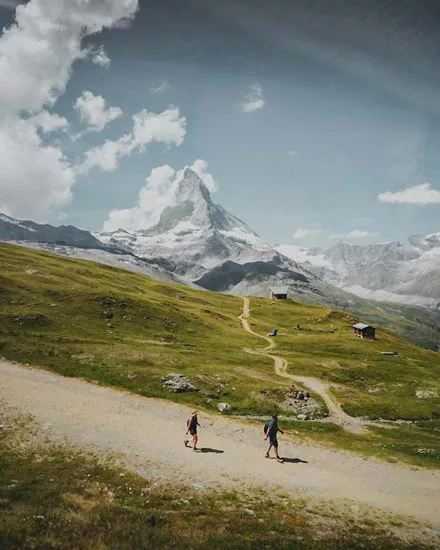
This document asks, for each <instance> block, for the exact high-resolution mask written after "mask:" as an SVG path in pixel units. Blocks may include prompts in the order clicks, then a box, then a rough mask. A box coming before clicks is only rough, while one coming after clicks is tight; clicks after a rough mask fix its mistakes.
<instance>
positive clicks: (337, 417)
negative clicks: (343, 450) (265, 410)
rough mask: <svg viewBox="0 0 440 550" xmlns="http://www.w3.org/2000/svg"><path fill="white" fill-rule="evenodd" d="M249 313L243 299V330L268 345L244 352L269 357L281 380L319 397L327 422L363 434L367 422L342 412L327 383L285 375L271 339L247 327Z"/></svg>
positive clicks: (316, 379)
mask: <svg viewBox="0 0 440 550" xmlns="http://www.w3.org/2000/svg"><path fill="white" fill-rule="evenodd" d="M250 311H251V310H250V300H249V298H247V297H243V313H242V314H241V315H240V319H241V323H242V325H243V328H244V330H245V331H246V332H249V333H250V334H253V335H254V336H258V337H259V338H262V339H263V340H266V342H267V343H268V345H267V346H266V347H265V348H262V349H261V350H251V349H246V352H247V353H251V354H253V355H263V356H264V357H270V359H272V360H273V362H274V367H275V373H276V374H277V375H278V376H282V377H283V378H288V379H289V380H295V381H296V382H299V383H300V384H302V385H304V386H305V387H306V388H308V389H310V390H312V391H313V392H315V393H317V394H318V395H319V396H321V397H322V399H323V400H324V402H325V404H326V405H327V408H328V410H329V413H330V416H329V417H328V421H330V422H333V423H334V424H337V425H338V426H342V427H343V428H344V429H346V430H347V431H349V432H353V433H363V432H365V428H364V426H365V425H368V424H369V422H368V421H365V420H361V419H359V418H355V417H353V416H349V415H348V414H347V413H346V412H344V411H343V410H342V408H341V406H340V405H339V403H338V402H337V401H336V400H335V399H333V397H331V396H330V394H329V393H328V389H329V387H330V384H329V383H328V382H325V381H324V380H320V379H319V378H314V377H311V376H295V375H293V374H288V373H287V367H288V362H287V361H286V359H283V358H282V357H280V356H278V355H274V354H273V353H272V352H271V350H272V349H274V348H275V342H274V341H273V339H272V338H270V337H269V336H263V335H261V334H258V333H257V332H255V331H254V330H252V329H251V327H250V325H249V317H250Z"/></svg>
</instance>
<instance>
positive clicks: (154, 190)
mask: <svg viewBox="0 0 440 550" xmlns="http://www.w3.org/2000/svg"><path fill="white" fill-rule="evenodd" d="M175 176H176V171H175V170H174V169H173V168H171V166H168V165H167V164H165V165H163V166H160V167H158V168H154V169H153V170H152V171H151V174H150V175H149V176H148V178H147V179H146V183H145V186H144V187H143V188H142V189H141V190H140V192H139V197H138V204H137V205H136V206H135V207H134V208H126V209H122V210H112V211H111V212H109V215H108V219H107V221H106V222H105V223H104V227H103V230H104V231H114V230H116V229H126V230H127V231H135V230H138V229H147V228H148V227H152V226H153V225H155V224H156V223H157V222H158V221H159V219H160V215H161V213H162V212H163V210H164V209H165V208H166V207H167V206H172V205H173V204H174V192H175V187H176V183H177V179H176V177H175Z"/></svg>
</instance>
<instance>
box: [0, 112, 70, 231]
mask: <svg viewBox="0 0 440 550" xmlns="http://www.w3.org/2000/svg"><path fill="white" fill-rule="evenodd" d="M0 159H1V162H0V205H1V210H2V211H3V212H5V213H6V214H8V215H10V216H15V217H21V218H32V219H35V220H46V219H47V218H48V216H49V215H50V214H51V213H52V211H53V210H55V209H56V208H58V207H60V206H63V205H66V204H67V203H69V202H70V200H71V198H72V186H73V184H74V182H75V174H74V172H73V170H72V168H71V166H70V165H69V163H68V162H67V160H66V159H65V157H64V155H63V153H62V152H61V150H60V149H59V148H57V147H53V146H50V145H45V144H44V143H43V142H42V139H41V137H40V136H39V135H38V132H37V128H36V126H35V125H34V124H33V123H32V122H31V121H29V120H21V119H19V118H17V117H9V118H3V120H2V123H1V124H0Z"/></svg>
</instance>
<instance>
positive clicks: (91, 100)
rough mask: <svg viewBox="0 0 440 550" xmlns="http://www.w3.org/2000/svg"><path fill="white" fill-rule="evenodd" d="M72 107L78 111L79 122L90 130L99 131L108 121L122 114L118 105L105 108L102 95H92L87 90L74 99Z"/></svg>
mask: <svg viewBox="0 0 440 550" xmlns="http://www.w3.org/2000/svg"><path fill="white" fill-rule="evenodd" d="M74 108H75V109H76V110H77V111H78V114H79V117H80V120H81V122H82V123H83V124H85V125H87V130H89V131H92V132H101V131H102V130H103V129H104V128H105V127H106V126H107V124H108V123H109V122H111V121H112V120H115V119H117V118H118V117H120V116H122V114H123V113H122V111H121V109H120V108H119V107H109V108H107V106H106V102H105V99H104V98H103V97H102V96H100V95H94V94H93V93H92V92H89V91H88V90H86V91H84V92H83V93H82V95H81V96H80V97H79V98H78V99H77V100H76V102H75V105H74Z"/></svg>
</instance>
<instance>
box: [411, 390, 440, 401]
mask: <svg viewBox="0 0 440 550" xmlns="http://www.w3.org/2000/svg"><path fill="white" fill-rule="evenodd" d="M416 397H417V399H430V398H433V397H434V398H435V397H438V392H437V390H435V389H425V390H417V391H416Z"/></svg>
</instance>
